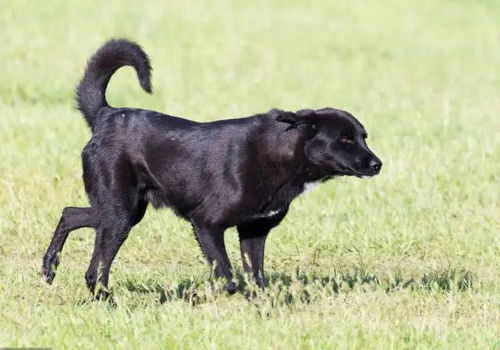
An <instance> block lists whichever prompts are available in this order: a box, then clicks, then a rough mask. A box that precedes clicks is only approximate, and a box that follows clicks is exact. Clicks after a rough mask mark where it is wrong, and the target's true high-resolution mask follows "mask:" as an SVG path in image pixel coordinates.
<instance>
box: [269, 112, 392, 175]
mask: <svg viewBox="0 0 500 350" xmlns="http://www.w3.org/2000/svg"><path fill="white" fill-rule="evenodd" d="M276 120H278V121H280V122H283V123H287V124H288V125H289V126H288V128H287V130H290V129H295V128H296V129H298V131H299V132H301V133H303V134H304V137H305V143H304V155H305V157H306V159H307V160H308V161H309V162H310V163H311V164H312V165H313V166H314V168H316V169H317V170H319V171H320V172H321V173H323V174H326V175H327V176H334V175H354V176H358V177H362V176H374V175H377V174H378V173H379V172H380V169H381V167H382V162H381V161H380V159H379V158H378V157H377V156H375V154H373V152H372V151H371V150H370V149H369V148H368V145H367V144H366V138H367V136H368V135H367V133H366V131H365V128H364V127H363V125H361V123H360V122H359V121H358V120H357V119H356V118H355V117H354V116H352V115H351V114H350V113H348V112H345V111H341V110H338V109H334V108H323V109H319V110H310V109H307V110H301V111H298V112H296V113H293V112H281V113H277V115H276Z"/></svg>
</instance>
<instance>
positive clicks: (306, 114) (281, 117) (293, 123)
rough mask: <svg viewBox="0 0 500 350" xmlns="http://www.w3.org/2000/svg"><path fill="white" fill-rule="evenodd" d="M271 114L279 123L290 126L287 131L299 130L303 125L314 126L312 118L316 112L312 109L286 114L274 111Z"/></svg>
mask: <svg viewBox="0 0 500 350" xmlns="http://www.w3.org/2000/svg"><path fill="white" fill-rule="evenodd" d="M269 113H270V114H271V116H273V117H274V118H275V119H276V120H277V121H279V122H282V123H287V124H289V127H288V128H287V130H289V129H293V128H297V127H299V126H301V125H307V126H309V125H310V126H313V125H314V118H312V115H313V114H314V111H313V110H312V109H303V110H300V111H298V112H297V113H294V112H285V111H280V110H276V109H273V110H272V111H270V112H269ZM313 128H314V126H313Z"/></svg>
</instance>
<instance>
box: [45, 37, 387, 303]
mask: <svg viewBox="0 0 500 350" xmlns="http://www.w3.org/2000/svg"><path fill="white" fill-rule="evenodd" d="M127 65H129V66H132V67H134V68H135V70H136V72H137V75H138V78H139V82H140V84H141V86H142V87H143V89H144V90H146V91H147V92H148V93H150V92H151V82H150V78H151V73H150V70H151V67H150V64H149V59H148V57H147V55H146V54H145V53H144V51H143V50H142V49H141V48H140V46H138V45H137V44H135V43H133V42H130V41H127V40H123V39H121V40H111V41H109V42H107V43H106V44H105V45H104V46H102V47H101V48H100V49H99V50H98V51H97V52H96V53H95V55H94V56H93V57H92V58H91V59H90V61H89V62H88V66H87V70H86V72H85V74H84V76H83V78H82V80H81V82H80V85H79V86H78V89H77V102H78V107H79V109H80V111H81V112H82V113H83V116H84V117H85V120H86V121H87V123H88V125H89V126H90V128H91V129H92V133H93V135H92V138H91V140H90V141H89V143H88V144H87V146H85V148H84V150H83V153H82V159H83V181H84V183H85V190H86V192H87V195H88V197H89V200H90V207H89V208H75V207H67V208H65V209H64V210H63V212H62V216H61V220H60V222H59V225H58V226H57V229H56V231H55V233H54V236H53V238H52V241H51V243H50V245H49V247H48V249H47V253H46V254H45V257H44V259H43V266H42V273H43V275H44V276H45V278H46V280H47V281H48V282H49V283H51V282H52V281H53V279H54V277H55V271H54V270H55V268H56V267H57V265H58V263H59V254H60V252H61V250H62V248H63V245H64V242H65V241H66V238H67V237H68V234H69V233H70V232H71V231H73V230H76V229H78V228H82V227H93V228H94V229H95V230H96V239H95V248H94V253H93V254H92V259H91V261H90V266H89V268H88V271H87V273H86V275H85V279H86V281H87V286H88V287H89V288H90V290H91V291H92V292H95V293H96V296H97V297H106V296H108V291H107V286H108V278H109V270H110V268H111V263H112V262H113V259H114V258H115V256H116V254H117V252H118V250H119V249H120V246H121V245H122V243H123V242H124V241H125V239H126V238H127V235H128V233H129V231H130V229H131V228H132V227H133V226H134V225H136V224H137V223H138V222H139V221H141V219H142V217H143V216H144V213H145V211H146V207H147V205H148V203H151V204H152V205H153V207H155V208H161V207H168V208H172V209H173V210H174V211H175V213H176V214H177V215H179V216H180V217H182V218H184V219H186V220H188V221H189V222H190V223H191V224H192V226H193V229H194V233H195V236H196V239H197V240H198V243H199V244H200V247H201V249H202V251H203V253H204V255H205V256H206V258H207V260H208V262H209V263H210V264H211V266H213V268H214V271H215V275H216V277H222V278H225V279H226V280H227V282H226V284H225V289H226V290H227V291H229V292H234V291H235V289H236V285H235V283H234V282H233V280H232V279H233V275H232V271H231V264H230V262H229V259H228V256H227V253H226V249H225V246H224V230H225V229H226V228H228V227H230V226H237V228H238V233H239V238H240V243H241V255H242V259H243V266H244V270H245V271H246V272H248V273H251V274H252V276H253V279H254V280H255V282H256V284H257V285H259V286H261V287H262V286H264V270H263V269H264V268H263V261H264V244H265V240H266V237H267V234H268V233H269V231H270V230H271V229H272V228H273V227H275V226H276V225H278V224H279V223H280V221H281V220H282V219H283V217H284V216H285V215H286V213H287V211H288V207H289V205H290V203H291V201H292V200H293V199H294V198H295V197H297V196H298V195H299V194H301V193H302V192H303V191H304V188H305V187H307V185H308V184H311V183H314V182H318V181H319V182H323V181H326V180H327V179H330V178H332V177H334V176H339V175H355V176H373V175H376V174H378V173H379V171H380V168H381V166H382V163H381V161H380V160H379V159H378V158H377V157H376V156H375V155H374V154H373V153H372V152H371V151H370V150H369V149H368V146H367V145H366V142H365V139H366V137H367V135H366V132H365V130H364V128H363V126H362V125H361V124H360V123H359V122H358V121H357V120H356V119H355V118H354V117H353V116H352V115H351V114H349V113H347V112H344V111H341V110H337V109H333V108H324V109H319V110H301V111H298V112H296V113H294V112H284V111H280V110H271V111H270V112H268V113H264V114H258V115H255V116H252V117H248V118H241V119H231V120H220V121H215V122H211V123H196V122H193V121H190V120H186V119H181V118H176V117H172V116H168V115H165V114H162V113H158V112H154V111H148V110H141V109H133V108H112V107H110V106H109V105H108V104H107V102H106V99H105V91H106V86H107V84H108V82H109V80H110V78H111V76H112V75H113V73H114V72H115V71H116V70H117V69H118V68H120V67H122V66H127ZM96 285H98V286H99V287H98V288H97V290H95V289H96Z"/></svg>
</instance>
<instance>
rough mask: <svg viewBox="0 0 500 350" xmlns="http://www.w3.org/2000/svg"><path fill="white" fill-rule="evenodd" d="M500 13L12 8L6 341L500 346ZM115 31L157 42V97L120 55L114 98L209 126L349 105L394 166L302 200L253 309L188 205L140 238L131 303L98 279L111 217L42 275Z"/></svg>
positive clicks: (151, 219)
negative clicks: (188, 216) (217, 283)
mask: <svg viewBox="0 0 500 350" xmlns="http://www.w3.org/2000/svg"><path fill="white" fill-rule="evenodd" d="M499 23H500V3H499V2H498V1H494V0H489V1H488V0H478V1H472V0H449V1H444V0H433V1H431V0H422V1H397V0H391V1H380V0H365V1H361V0H354V1H339V2H329V1H310V2H303V1H274V2H269V1H252V2H250V1H229V0H226V1H222V0H216V1H211V2H208V1H200V2H183V1H169V2H164V1H149V2H147V3H139V2H135V1H107V2H105V3H104V2H99V3H92V2H76V1H44V2H33V1H2V2H1V3H0V28H1V32H2V44H1V46H0V61H1V62H2V68H0V71H1V72H2V73H1V81H0V110H1V113H0V160H1V162H0V174H1V177H0V254H1V256H2V258H1V259H0V295H1V297H0V310H1V311H0V315H1V317H0V346H50V347H54V348H75V347H80V348H103V349H104V348H110V347H120V348H125V347H127V348H138V347H141V348H182V349H183V348H222V349H224V348H234V347H239V348H242V349H244V348H259V349H260V348H272V349H288V348H307V349H308V348H314V349H325V348H360V347H362V348H374V349H380V348H464V349H470V348H491V349H497V348H498V347H499V346H500V337H499V334H500V299H499V295H500V288H499V280H500V273H499V272H498V266H499V265H500V259H499V256H500V239H499V234H498V232H499V229H500V225H499V205H498V204H499V203H498V198H499V191H498V186H499V184H498V174H499V172H500V165H499V164H500V158H499V151H500V143H499V133H500V119H499V118H498V111H499V109H500V108H499V107H500V95H499V91H500V78H499V74H498V67H499V63H500V45H499V37H500V36H499V35H500V25H499ZM111 37H127V38H130V39H133V40H135V41H137V42H138V43H140V44H141V45H142V46H143V48H144V49H145V50H146V52H147V53H148V54H149V55H150V57H151V60H152V64H153V69H154V72H153V85H154V90H155V91H154V94H153V95H152V96H149V95H146V94H145V93H143V91H141V90H140V88H139V85H138V83H137V82H136V77H135V75H134V73H133V71H132V70H131V69H129V68H125V69H122V70H120V71H119V72H118V73H117V74H116V75H115V76H114V77H113V79H112V81H111V84H110V87H109V89H108V94H107V95H108V101H109V102H110V104H111V105H113V106H133V107H143V108H148V109H155V110H160V111H164V112H166V113H169V114H173V115H178V116H184V117H188V118H191V119H194V120H198V121H207V120H215V119H220V118H230V117H241V116H247V115H251V114H254V113H258V112H263V111H267V110H268V109H270V108H271V107H277V108H283V109H290V110H297V109H301V108H306V107H308V108H321V107H325V106H334V107H338V108H342V109H346V110H349V111H350V112H352V113H353V114H354V115H356V116H357V117H358V118H359V119H360V120H361V121H362V122H363V124H364V125H365V127H366V129H367V130H368V133H369V135H370V137H369V143H370V145H371V147H372V149H373V150H374V151H375V152H376V153H377V154H378V155H380V157H381V158H382V160H383V161H384V169H383V171H382V173H381V175H380V176H378V177H377V178H376V179H373V180H371V181H363V180H359V179H354V178H342V179H337V180H334V181H331V182H329V183H328V184H325V185H322V186H320V187H319V188H317V189H316V190H315V191H314V192H311V193H308V194H307V195H305V196H303V197H301V198H299V199H298V200H296V201H295V202H294V203H293V205H292V208H291V210H290V213H289V215H288V216H287V218H286V220H285V221H284V222H283V224H282V225H281V226H279V227H278V228H276V229H275V230H274V231H273V232H272V234H271V236H270V239H269V241H268V242H269V243H268V248H267V254H266V269H267V273H268V277H269V278H270V280H271V285H270V287H269V288H268V289H267V290H266V291H265V292H264V293H260V294H259V295H258V296H257V298H256V299H255V300H254V301H252V302H249V301H247V300H246V299H245V298H244V297H243V296H242V295H235V296H232V297H226V296H224V295H218V296H216V297H215V296H214V295H213V294H212V293H211V292H210V288H209V286H208V285H207V283H206V281H207V279H208V276H209V270H208V268H207V267H206V266H205V264H204V261H203V259H202V256H201V253H200V252H199V249H198V247H197V244H196V242H195V240H194V238H193V236H192V233H191V231H190V227H189V225H188V224H186V223H185V222H182V221H181V220H179V219H177V218H176V217H174V216H173V214H171V213H170V212H168V211H161V212H154V211H152V210H151V211H149V212H148V213H147V214H146V217H145V219H144V220H143V222H141V224H140V225H138V226H137V227H136V228H134V230H133V231H132V233H131V235H130V237H129V239H128V240H127V242H126V243H125V245H124V247H123V248H122V249H121V251H120V253H119V256H118V258H117V259H116V261H115V263H114V265H113V269H112V274H111V287H112V290H113V292H114V294H115V297H116V306H110V305H107V304H103V303H96V302H90V299H89V296H88V293H87V291H86V288H85V286H84V280H83V274H84V272H85V270H86V268H87V265H88V262H89V259H90V254H91V251H92V248H93V236H94V235H93V232H92V231H91V230H81V231H77V232H74V233H73V234H72V235H71V236H70V238H69V239H68V242H67V244H66V247H65V250H64V252H63V256H62V264H61V267H60V269H59V271H58V276H57V278H56V280H55V282H54V285H52V286H50V287H49V286H47V285H45V284H44V283H43V282H42V280H41V279H40V278H39V276H38V270H39V266H40V264H41V258H42V256H43V253H44V252H45V249H46V247H47V244H48V242H49V240H50V238H51V235H52V232H53V230H54V228H55V226H56V224H57V221H58V219H59V215H60V212H61V210H62V208H63V207H65V206H69V205H81V206H84V205H86V203H87V201H86V197H85V193H84V191H83V185H82V182H81V165H80V152H81V149H82V148H83V146H84V145H85V143H86V141H87V140H88V138H89V135H90V134H89V131H88V130H87V128H86V126H85V123H84V121H83V118H82V117H81V116H80V115H79V114H78V113H77V112H76V110H75V108H74V88H75V86H76V84H77V82H78V80H79V78H80V76H81V74H82V72H83V68H84V65H85V62H86V60H87V59H88V57H89V56H90V55H91V54H92V53H93V52H94V51H95V50H96V49H97V48H98V47H99V46H100V45H101V44H102V43H103V42H104V41H105V40H107V39H109V38H111ZM226 237H227V238H226V240H227V244H228V249H229V251H230V256H231V259H232V262H233V265H234V266H235V268H237V269H240V267H241V263H240V259H239V250H238V245H237V238H236V235H235V232H234V230H233V229H231V230H228V232H227V234H226Z"/></svg>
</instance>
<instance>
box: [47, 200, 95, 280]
mask: <svg viewBox="0 0 500 350" xmlns="http://www.w3.org/2000/svg"><path fill="white" fill-rule="evenodd" d="M97 222H98V217H97V215H96V213H95V210H94V209H93V208H75V207H67V208H64V210H63V212H62V215H61V219H60V220H59V224H58V225H57V228H56V231H55V232H54V236H53V237H52V241H51V242H50V244H49V247H48V248H47V252H46V253H45V256H44V257H43V264H42V275H43V276H44V278H45V280H46V281H47V282H48V283H49V284H50V283H52V281H53V280H54V277H55V276H56V273H55V269H56V268H57V266H58V265H59V254H60V253H61V251H62V249H63V246H64V243H65V242H66V239H67V238H68V235H69V233H70V232H71V231H73V230H76V229H79V228H82V227H95V226H96V225H97Z"/></svg>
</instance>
